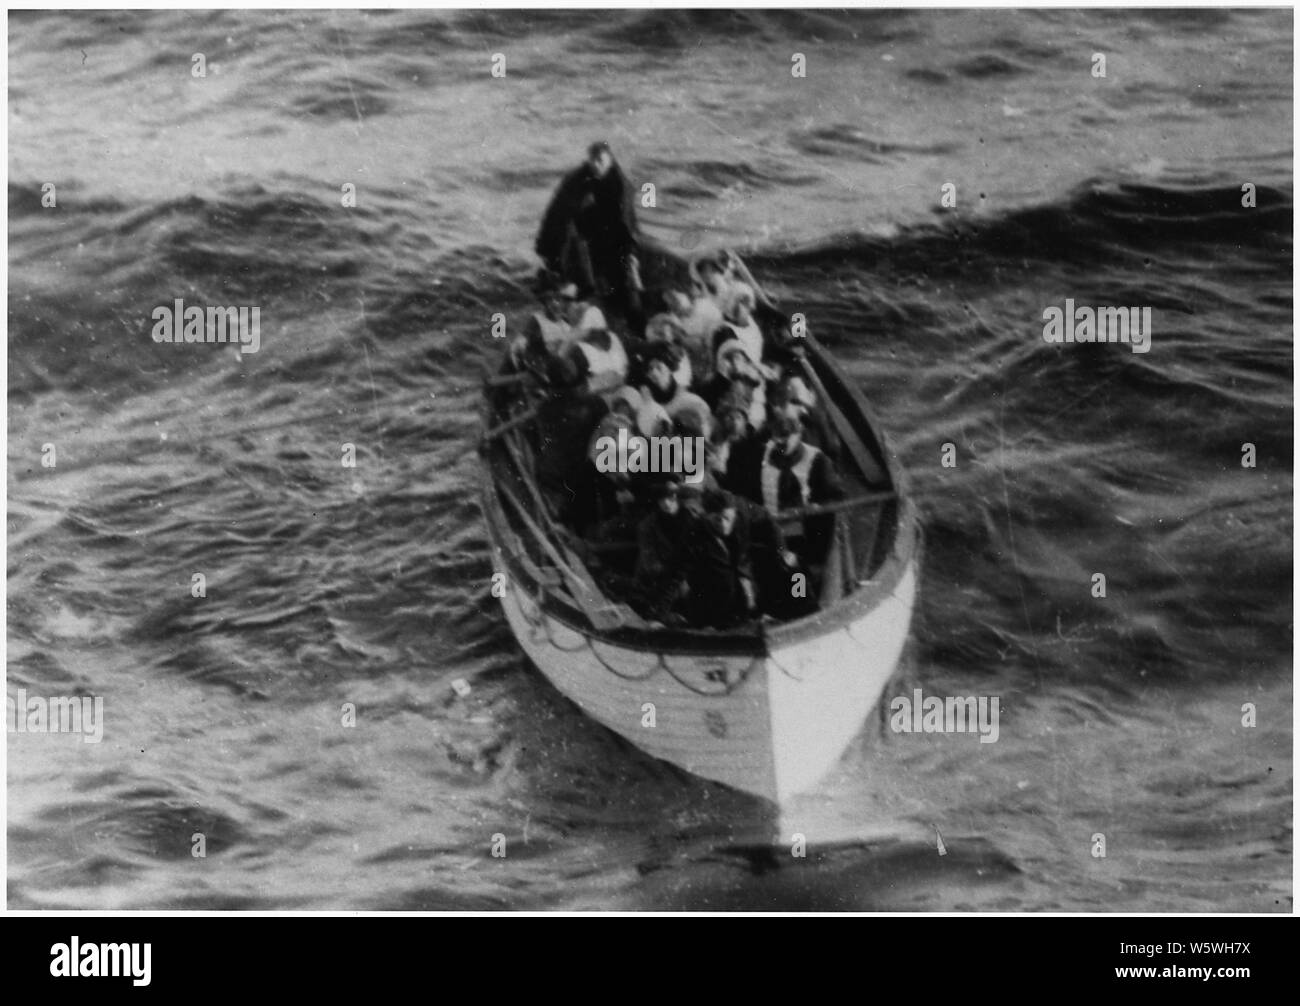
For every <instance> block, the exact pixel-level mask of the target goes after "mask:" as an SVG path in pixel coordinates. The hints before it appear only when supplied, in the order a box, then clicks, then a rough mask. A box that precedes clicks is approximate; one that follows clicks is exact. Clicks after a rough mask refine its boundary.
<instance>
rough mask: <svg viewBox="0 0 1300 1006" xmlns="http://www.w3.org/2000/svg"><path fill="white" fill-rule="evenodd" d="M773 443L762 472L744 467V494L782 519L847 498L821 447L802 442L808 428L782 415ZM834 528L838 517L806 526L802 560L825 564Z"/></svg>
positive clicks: (774, 423)
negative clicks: (800, 511)
mask: <svg viewBox="0 0 1300 1006" xmlns="http://www.w3.org/2000/svg"><path fill="white" fill-rule="evenodd" d="M769 437H770V439H769V442H768V443H767V445H766V446H765V447H764V448H763V451H762V454H761V455H760V456H759V461H758V464H757V466H754V465H752V463H751V464H749V465H746V466H745V470H743V471H740V472H738V473H737V480H738V484H739V485H740V486H741V487H743V488H742V492H743V493H744V494H745V495H746V496H748V497H749V498H750V499H753V500H755V501H756V502H759V503H762V504H763V506H764V507H765V508H766V509H767V511H768V513H770V514H773V515H777V514H781V513H785V512H787V511H790V510H798V509H801V508H803V507H808V506H817V505H820V504H823V503H831V502H834V501H835V500H839V499H843V498H844V488H843V485H842V484H841V482H840V479H839V476H838V474H837V473H836V471H835V466H834V465H833V464H831V461H830V459H829V458H828V457H827V456H826V455H825V454H824V453H822V452H821V451H819V450H818V449H817V448H816V447H812V446H811V445H809V444H805V443H804V442H803V423H802V422H800V421H799V420H798V419H797V418H795V417H794V416H790V415H779V416H777V417H776V418H775V419H774V420H773V421H772V423H771V425H770V428H769ZM834 528H835V517H834V515H833V514H819V515H815V516H813V517H810V518H808V519H807V520H806V521H805V522H804V528H803V531H804V547H803V549H802V550H801V554H802V555H803V556H804V558H805V560H806V561H807V562H809V563H821V562H822V561H823V560H824V559H825V557H826V552H827V550H828V549H829V547H830V543H831V535H832V533H833V532H834Z"/></svg>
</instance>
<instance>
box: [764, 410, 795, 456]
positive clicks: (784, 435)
mask: <svg viewBox="0 0 1300 1006" xmlns="http://www.w3.org/2000/svg"><path fill="white" fill-rule="evenodd" d="M769 435H770V438H771V441H772V443H773V445H774V446H775V447H776V450H777V452H778V453H780V454H792V453H793V452H794V451H796V450H798V449H799V444H800V443H802V442H803V423H802V422H801V421H800V420H799V417H798V416H794V415H791V414H790V413H789V412H784V411H783V412H780V413H778V414H777V415H776V416H775V417H773V419H772V425H771V428H770V434H769Z"/></svg>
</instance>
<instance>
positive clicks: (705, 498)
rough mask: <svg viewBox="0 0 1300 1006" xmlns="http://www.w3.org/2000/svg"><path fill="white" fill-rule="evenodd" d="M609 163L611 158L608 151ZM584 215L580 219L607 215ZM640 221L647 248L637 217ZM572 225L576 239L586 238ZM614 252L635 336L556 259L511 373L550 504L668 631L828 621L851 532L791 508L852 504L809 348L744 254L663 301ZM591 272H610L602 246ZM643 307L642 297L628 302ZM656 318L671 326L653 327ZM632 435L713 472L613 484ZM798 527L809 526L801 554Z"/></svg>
mask: <svg viewBox="0 0 1300 1006" xmlns="http://www.w3.org/2000/svg"><path fill="white" fill-rule="evenodd" d="M597 146H599V145H597ZM604 152H605V151H601V150H598V149H597V148H596V147H593V149H592V152H591V154H592V156H595V157H597V158H599V156H600V155H602V154H603V153H604ZM611 160H612V157H611ZM580 170H582V169H580ZM598 170H599V167H593V166H592V165H591V163H590V160H589V162H588V165H587V166H586V169H585V174H583V175H582V178H585V179H587V181H588V182H590V181H591V179H592V178H598V176H597V171H598ZM609 170H610V169H609V167H608V166H606V167H605V172H606V174H608V171H609ZM576 174H577V173H575V175H576ZM573 177H574V176H570V178H566V181H565V182H563V183H561V186H560V190H559V192H557V196H556V200H554V201H553V205H552V208H551V210H548V213H547V220H546V221H544V223H543V228H542V237H539V250H541V247H542V245H543V240H542V239H543V238H545V237H546V236H547V235H548V234H549V233H551V232H552V231H557V230H561V229H562V228H561V222H560V221H559V220H558V219H557V218H556V217H555V213H556V210H555V205H556V204H557V203H559V202H560V201H561V199H562V197H563V196H564V193H565V191H566V186H568V187H575V188H576V187H579V181H581V179H579V180H578V181H574V180H573ZM624 185H625V183H624ZM571 204H572V206H576V207H578V208H579V209H578V210H575V212H589V211H590V206H588V207H587V210H586V211H583V210H581V207H582V205H583V204H582V203H581V202H580V201H572V200H571ZM625 211H627V207H626V203H625V200H624V199H623V198H622V197H621V196H619V197H616V198H612V199H611V201H610V203H609V204H608V205H607V206H606V208H605V211H604V212H605V214H606V215H608V214H609V213H614V214H615V216H616V224H615V226H614V227H613V230H615V231H619V232H620V234H621V233H622V230H620V227H621V225H619V224H618V223H617V221H618V220H622V219H624V214H625ZM631 220H632V224H631V230H630V233H631V234H632V235H633V236H634V235H635V214H634V213H633V214H632V216H631ZM566 226H567V227H568V233H569V235H570V237H572V236H573V234H574V228H575V226H576V225H575V224H574V222H573V221H572V220H570V221H569V222H568V224H567V225H566ZM586 226H587V227H588V228H590V227H591V223H590V220H589V219H588V221H587V224H586ZM619 240H621V237H620V238H619ZM571 244H572V242H569V245H566V248H568V247H570V246H571ZM548 247H549V246H548ZM603 250H604V251H605V252H607V253H608V254H615V255H619V256H622V259H621V263H620V265H619V267H618V269H617V270H616V278H617V277H621V278H622V280H623V281H624V282H623V286H621V287H616V286H615V285H614V284H613V283H611V282H606V283H603V284H598V285H601V286H603V288H604V289H603V294H604V297H605V299H604V303H607V304H616V305H618V309H619V313H620V314H621V315H622V320H623V321H624V322H625V330H624V331H623V333H622V334H620V333H619V332H616V331H615V330H614V329H613V327H612V326H611V325H610V324H609V322H608V321H607V319H606V317H605V313H604V311H603V310H602V308H601V305H600V303H598V300H600V299H601V298H600V297H598V295H597V293H596V286H595V285H589V284H586V283H581V282H580V280H581V279H582V278H583V277H584V276H586V277H587V278H588V279H590V280H592V281H593V283H594V282H595V277H594V275H593V272H594V271H593V270H591V269H588V270H587V272H585V273H584V272H581V271H580V272H579V273H578V277H579V279H578V280H575V279H573V278H572V272H571V271H568V272H566V271H565V265H564V262H565V260H566V259H567V258H569V257H570V255H569V251H566V252H565V253H564V255H561V256H558V257H557V256H547V255H545V254H544V255H543V258H544V260H545V261H548V263H549V264H550V265H551V266H556V267H559V268H544V269H543V270H542V271H541V272H540V273H539V276H538V283H537V289H536V294H537V297H538V301H539V306H538V309H537V310H536V311H535V313H534V314H533V315H532V316H531V318H529V320H528V322H527V324H526V326H525V328H524V331H523V332H522V334H520V335H519V336H518V337H516V338H515V339H513V340H512V341H511V344H510V346H509V351H508V353H507V358H506V361H505V363H504V365H503V374H504V375H508V377H518V378H520V380H521V382H522V383H527V384H528V385H529V386H530V387H531V388H533V392H532V396H533V397H532V401H533V403H534V404H533V406H532V408H533V409H534V410H535V421H534V422H533V423H532V424H530V426H529V427H528V433H527V434H526V435H527V436H528V437H529V438H530V439H531V441H532V443H531V447H532V454H533V457H534V458H535V467H536V472H535V477H536V481H537V484H538V487H539V489H540V490H541V492H542V493H543V494H544V496H545V497H546V499H547V500H548V502H549V504H550V506H551V508H552V510H553V512H554V513H555V514H556V515H558V518H559V519H560V520H561V521H562V522H563V523H564V524H565V525H567V526H568V527H569V528H570V529H571V530H572V531H573V532H575V533H576V534H577V535H578V536H579V537H580V538H581V539H582V540H584V541H585V542H587V543H588V544H589V545H590V546H591V548H590V555H591V559H592V562H591V563H589V566H590V568H592V569H593V572H595V573H596V575H597V576H598V577H599V578H600V579H602V580H603V581H604V586H605V587H606V588H607V589H609V590H610V591H611V593H613V594H615V596H617V597H619V598H620V599H622V600H624V601H626V602H627V603H628V604H630V605H631V606H632V607H633V608H634V609H635V610H636V611H637V612H638V613H639V614H641V615H642V616H643V617H645V618H646V619H648V620H651V621H652V622H658V623H662V624H667V625H686V626H692V627H701V628H705V627H707V628H717V629H725V628H730V627H733V626H736V625H738V624H740V623H743V622H745V621H747V620H750V619H754V618H758V617H761V616H763V615H770V616H772V617H775V618H779V619H788V618H795V617H799V616H801V615H803V614H807V613H810V612H811V611H814V610H816V607H817V599H816V592H815V590H814V589H812V588H811V587H810V586H809V583H810V581H815V579H816V577H817V575H818V573H819V570H820V566H821V564H822V562H823V560H824V558H825V555H826V552H827V549H828V547H829V545H830V539H831V536H832V533H833V521H834V517H833V516H831V515H828V514H824V513H823V514H817V515H814V516H807V517H806V518H801V517H799V516H791V511H799V510H802V509H804V508H807V507H810V506H811V507H815V506H818V505H820V504H826V503H831V502H833V501H836V500H839V499H842V498H843V496H844V489H843V485H842V482H841V479H840V476H839V473H838V467H839V462H840V457H839V441H838V439H837V438H836V437H835V436H834V435H833V433H832V430H831V428H830V424H829V422H828V419H827V414H826V412H825V410H824V408H823V403H821V402H819V401H818V397H817V395H816V393H815V391H814V389H813V387H811V386H810V382H809V380H808V379H807V377H806V373H807V372H806V371H805V369H804V367H803V365H802V362H801V351H800V350H798V349H797V348H793V346H792V340H788V339H787V340H785V341H783V342H782V341H781V340H780V337H779V335H778V336H776V339H777V344H772V343H771V342H770V341H769V339H767V338H766V337H765V335H764V331H763V328H762V327H761V325H760V323H759V321H758V319H757V318H756V315H755V311H756V309H757V295H756V292H755V289H754V287H753V285H752V283H751V282H749V281H747V280H748V274H747V272H745V271H744V266H743V264H742V263H741V262H740V261H739V259H737V258H736V257H735V256H733V255H730V254H725V255H719V256H712V255H706V256H702V257H700V258H698V259H696V260H695V261H694V262H692V263H691V265H690V275H689V279H688V280H687V281H686V282H683V283H682V284H681V285H682V286H683V287H684V288H683V289H669V290H661V291H656V292H654V293H653V294H651V295H649V296H650V298H652V300H653V302H652V303H649V304H645V298H643V297H642V296H641V295H642V294H643V293H644V291H642V290H640V289H635V288H637V287H638V286H639V283H638V281H637V276H636V269H635V267H634V268H632V269H630V270H628V269H625V268H624V266H625V265H626V259H627V256H628V254H629V253H628V252H627V250H626V249H625V248H618V247H615V248H613V250H611V249H610V247H604V249H603ZM630 254H633V255H634V252H633V253H630ZM578 260H579V261H580V262H585V263H586V264H587V265H589V266H590V265H592V264H593V263H594V261H595V260H594V257H593V255H592V252H591V249H590V248H588V250H587V251H586V252H584V253H583V254H581V255H579V256H578ZM628 292H634V293H636V294H637V296H636V297H635V298H633V299H632V300H629V299H627V297H626V296H623V297H622V298H621V299H614V298H616V297H618V295H619V294H620V293H621V294H624V295H625V294H627V293H628ZM643 304H645V306H648V307H649V308H651V309H652V311H653V313H650V314H649V315H648V316H645V315H642V314H641V308H642V306H643ZM524 375H527V380H525V378H524ZM505 383H506V387H505V388H504V389H503V394H507V395H509V394H511V393H512V392H511V391H510V387H511V385H510V384H509V380H507V382H505ZM620 436H621V437H622V438H623V440H624V442H630V441H632V440H634V439H636V438H645V439H646V440H652V439H655V438H669V437H680V438H698V439H697V440H696V441H695V442H696V443H700V444H702V445H703V448H704V450H703V463H702V466H701V470H700V471H699V472H697V473H694V475H695V477H693V478H687V477H685V475H686V473H683V472H678V473H673V472H663V471H623V470H612V471H611V470H602V469H601V467H599V466H598V465H597V457H598V452H599V451H600V450H601V445H602V444H605V443H608V442H609V441H608V440H606V439H604V438H613V439H615V440H617V439H619V438H620ZM783 523H784V524H786V525H787V527H793V530H792V531H791V533H790V537H789V539H787V535H786V533H785V532H783V530H782V524H783ZM792 545H793V546H794V547H791V546H792ZM631 549H634V550H635V557H634V561H632V562H631V563H630V564H629V563H628V562H627V561H626V558H627V556H626V552H627V551H629V550H631ZM620 560H622V561H620ZM801 581H802V586H803V589H798V585H800V584H801Z"/></svg>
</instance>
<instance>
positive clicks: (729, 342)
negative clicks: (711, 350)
mask: <svg viewBox="0 0 1300 1006" xmlns="http://www.w3.org/2000/svg"><path fill="white" fill-rule="evenodd" d="M748 362H749V354H748V353H746V352H745V346H744V344H743V343H742V342H741V341H740V340H739V339H724V340H723V343H722V345H720V346H719V347H718V357H717V362H716V364H715V366H716V369H717V371H718V373H719V374H721V375H722V376H723V377H725V378H726V379H727V380H728V381H734V380H736V378H738V377H742V376H744V373H745V371H746V370H747V369H748Z"/></svg>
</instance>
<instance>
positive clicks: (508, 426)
mask: <svg viewBox="0 0 1300 1006" xmlns="http://www.w3.org/2000/svg"><path fill="white" fill-rule="evenodd" d="M537 410H538V406H536V405H534V406H533V407H532V408H531V409H526V410H525V411H523V412H521V413H519V414H518V415H517V416H511V417H510V418H509V419H507V420H506V421H505V422H504V423H501V424H500V425H499V426H494V427H492V429H490V430H488V431H487V432H486V433H484V434H483V438H482V440H483V442H484V443H487V442H488V441H490V440H495V439H496V438H497V437H499V436H502V435H503V434H506V433H509V432H510V431H511V430H514V429H518V428H519V427H520V426H523V425H524V424H525V423H529V422H532V421H533V420H534V419H535V418H537Z"/></svg>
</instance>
